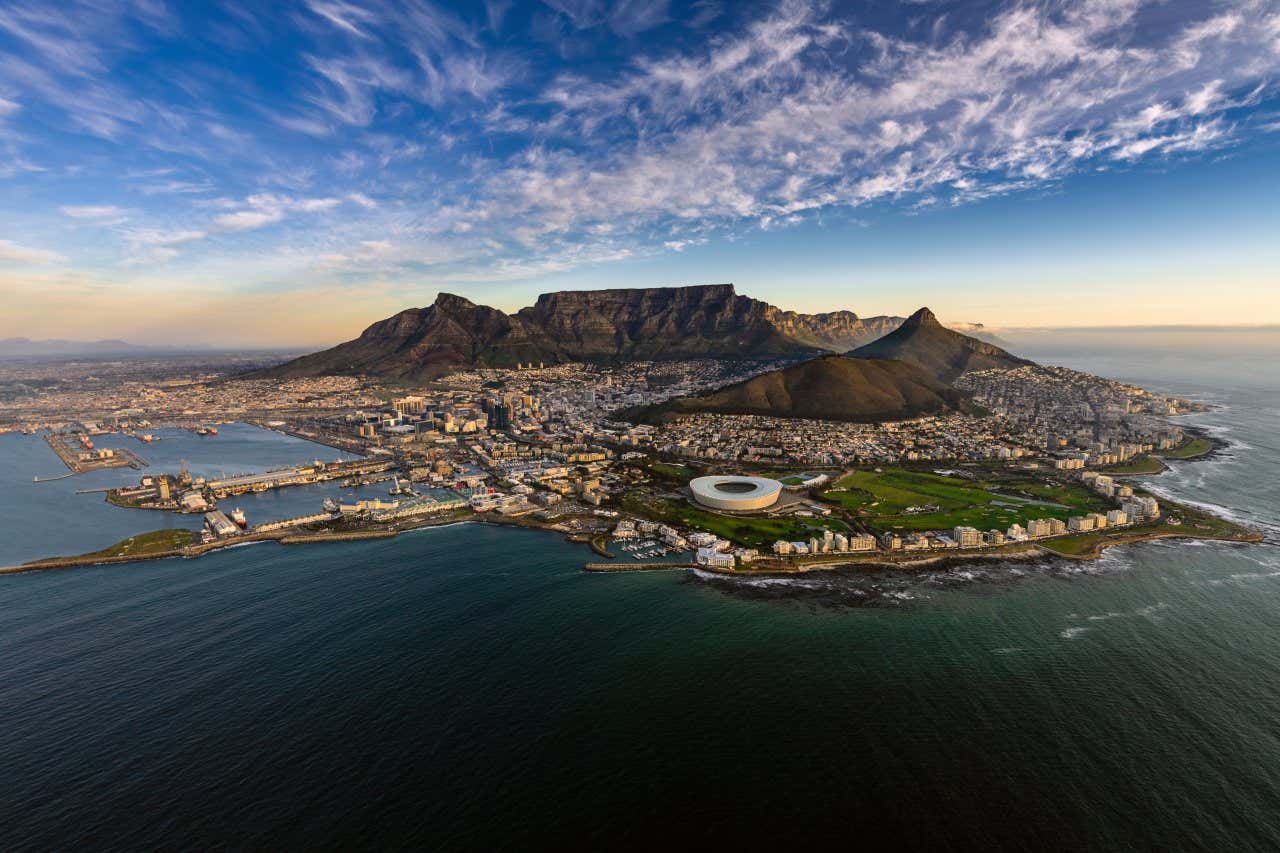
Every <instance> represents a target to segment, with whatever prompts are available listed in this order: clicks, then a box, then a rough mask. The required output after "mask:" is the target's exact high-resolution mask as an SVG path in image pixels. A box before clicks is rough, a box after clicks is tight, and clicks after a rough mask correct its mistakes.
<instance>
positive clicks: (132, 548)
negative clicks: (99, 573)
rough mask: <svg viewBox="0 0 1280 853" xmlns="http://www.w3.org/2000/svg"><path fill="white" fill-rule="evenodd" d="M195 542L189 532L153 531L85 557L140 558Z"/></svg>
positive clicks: (177, 530) (176, 530)
mask: <svg viewBox="0 0 1280 853" xmlns="http://www.w3.org/2000/svg"><path fill="white" fill-rule="evenodd" d="M194 541H195V534H193V533H192V532H191V531H190V530H183V529H180V528H179V529H170V530H153V531H151V532H150V533H139V534H138V535H137V536H130V537H129V538H128V539H125V540H123V541H121V542H117V543H116V544H114V545H112V546H111V547H110V548H103V549H102V550H101V551H93V552H90V553H88V554H85V555H84V556H86V557H142V556H146V555H147V554H156V553H159V552H161V551H173V550H176V549H178V548H185V547H186V546H188V545H190V544H191V543H192V542H194Z"/></svg>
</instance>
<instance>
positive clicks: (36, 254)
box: [0, 240, 62, 264]
mask: <svg viewBox="0 0 1280 853" xmlns="http://www.w3.org/2000/svg"><path fill="white" fill-rule="evenodd" d="M61 259H62V256H61V255H59V254H58V253H57V252H53V251H50V250H48V249H34V248H32V247H30V246H23V245H20V244H18V243H14V242H13V241H11V240H0V262H6V261H7V262H10V263H19V264H51V263H53V262H54V261H58V260H61Z"/></svg>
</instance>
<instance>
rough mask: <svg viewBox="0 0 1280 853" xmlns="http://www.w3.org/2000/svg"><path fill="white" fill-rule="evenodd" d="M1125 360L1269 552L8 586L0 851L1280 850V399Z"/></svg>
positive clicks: (100, 573) (311, 567) (428, 568)
mask: <svg viewBox="0 0 1280 853" xmlns="http://www.w3.org/2000/svg"><path fill="white" fill-rule="evenodd" d="M1126 359H1127V360H1126V361H1125V362H1124V363H1123V364H1111V365H1110V368H1111V369H1110V370H1109V372H1110V373H1111V374H1112V375H1118V376H1124V377H1126V378H1134V379H1142V380H1144V381H1146V382H1148V383H1150V384H1153V385H1155V384H1166V387H1168V388H1170V389H1171V390H1179V391H1182V392H1183V393H1204V394H1213V395H1216V399H1218V400H1219V401H1221V402H1224V403H1226V404H1228V406H1229V408H1227V409H1225V410H1223V411H1220V412H1216V413H1214V414H1211V415H1204V416H1197V419H1198V420H1199V421H1200V422H1202V423H1203V424H1205V425H1206V426H1210V427H1212V428H1214V429H1216V430H1218V431H1219V432H1220V433H1221V434H1222V435H1223V436H1224V437H1226V438H1228V440H1230V441H1231V442H1232V444H1233V447H1232V449H1231V450H1230V451H1229V452H1228V453H1227V454H1226V455H1224V456H1222V457H1220V458H1218V459H1215V460H1211V461H1207V462H1201V463H1189V464H1187V465H1181V466H1178V468H1177V469H1176V470H1175V471H1174V472H1172V473H1171V474H1169V475H1166V476H1165V477H1164V478H1160V479H1159V480H1155V481H1153V482H1159V484H1160V485H1159V487H1160V488H1163V489H1166V490H1168V492H1170V493H1171V494H1178V495H1180V496H1181V497H1183V498H1190V499H1195V500H1200V501H1202V502H1205V503H1210V504H1222V505H1228V506H1230V507H1232V508H1233V510H1235V511H1237V512H1238V513H1240V515H1241V517H1242V518H1248V519H1250V520H1252V521H1253V522H1254V523H1256V524H1258V525H1259V526H1260V527H1263V528H1264V529H1265V530H1267V532H1268V535H1269V536H1270V537H1271V539H1272V543H1271V544H1268V545H1263V546H1257V547H1243V546H1232V545H1187V544H1182V545H1177V544H1170V543H1152V544H1148V545H1142V546H1137V547H1133V548H1129V549H1126V550H1122V551H1115V550H1113V551H1111V552H1109V555H1108V557H1107V558H1106V559H1104V560H1102V561H1100V562H1097V563H1091V564H1077V563H1071V564H1067V563H1049V564H1034V565H1032V564H1027V565H1020V566H1002V567H999V568H984V569H973V568H970V569H965V570H957V571H951V572H928V573H923V574H917V575H878V576H868V575H852V576H823V577H818V576H812V577H806V578H802V579H784V580H776V581H775V580H768V579H751V580H746V579H741V580H728V581H724V580H718V579H714V578H703V577H700V576H698V575H696V574H691V575H677V574H658V573H655V574H635V575H619V576H596V575H588V574H585V573H583V572H581V571H580V570H579V567H580V565H581V563H582V562H583V561H585V560H587V559H589V552H587V551H586V550H584V549H583V548H581V547H580V546H573V545H569V544H567V543H565V542H563V541H562V540H561V539H559V538H558V537H556V536H553V535H550V534H544V533H539V532H533V531H525V530H508V529H498V528H492V527H487V526H480V525H457V526H453V527H447V528H438V529H432V530H425V531H420V532H417V533H414V534H411V535H408V536H404V537H401V538H398V539H394V540H382V541H377V542H371V543H349V544H337V545H324V546H308V547H298V548H288V547H281V546H278V545H275V544H264V545H256V546H250V547H244V548H239V549H233V550H230V551H226V552H221V553H217V554H214V555H211V556H208V557H205V558H201V559H198V560H168V561H158V562H150V563H138V564H131V565H124V566H110V567H97V568H87V569H76V570H70V571H60V572H48V573H32V574H26V575H18V576H9V577H0V715H2V719H3V725H4V728H3V731H4V737H3V738H0V818H2V820H0V846H3V847H4V848H5V849H49V848H66V847H70V846H75V845H79V846H87V847H90V848H94V849H98V848H115V849H125V848H139V847H167V848H206V847H215V846H221V847H233V848H259V849H264V848H269V849H279V848H281V847H299V846H303V845H306V846H319V847H330V848H350V847H353V846H372V845H378V846H417V847H430V848H436V849H530V848H546V847H552V846H568V845H570V844H572V845H575V846H580V845H582V844H587V843H589V844H592V845H598V846H605V845H607V846H609V847H612V848H618V847H621V848H634V847H641V846H655V845H659V844H661V845H664V846H677V845H678V846H686V845H690V844H696V845H700V846H714V847H717V848H719V847H727V846H739V847H749V848H753V849H754V848H758V847H760V846H763V845H765V844H769V845H771V846H778V845H785V846H786V847H787V848H794V847H800V846H804V845H821V846H823V847H831V846H836V845H839V846H841V847H859V846H860V847H893V848H896V849H922V850H923V849H928V850H938V849H942V850H947V849H955V850H960V849H974V848H983V849H989V850H1015V849H1021V850H1025V849H1035V850H1060V849H1076V850H1086V849H1087V850H1097V849H1116V850H1132V849H1141V850H1170V849H1187V850H1190V849H1200V850H1274V849H1276V848H1277V847H1280V630H1277V626H1280V547H1277V545H1276V544H1274V543H1275V536H1276V532H1277V530H1278V529H1280V528H1278V527H1277V525H1280V511H1278V510H1277V507H1280V486H1278V485H1277V483H1280V479H1278V478H1277V477H1276V476H1275V475H1276V473H1277V467H1276V460H1277V459H1278V458H1280V439H1278V438H1277V435H1276V434H1275V423H1276V416H1277V414H1280V411H1278V409H1280V387H1278V384H1280V381H1278V380H1277V379H1275V378H1272V377H1271V376H1269V375H1268V373H1269V371H1268V370H1267V369H1266V367H1265V365H1261V366H1259V367H1258V368H1257V369H1256V370H1253V369H1251V368H1248V367H1247V366H1246V367H1245V368H1241V367H1240V365H1239V364H1238V363H1236V362H1232V367H1231V369H1230V370H1228V369H1227V367H1228V365H1226V364H1223V365H1220V366H1219V367H1220V369H1219V372H1218V373H1213V372H1212V371H1211V370H1210V369H1209V368H1208V367H1205V366H1204V365H1203V363H1202V364H1201V365H1200V367H1199V368H1197V370H1199V373H1197V372H1195V371H1194V370H1191V369H1190V368H1188V370H1186V371H1181V370H1177V369H1175V368H1176V365H1175V366H1174V367H1165V368H1153V367H1151V366H1149V365H1148V366H1146V367H1145V368H1144V365H1142V364H1136V365H1135V364H1134V363H1133V362H1132V360H1131V359H1130V358H1129V357H1127V356H1126ZM1082 366H1086V367H1092V368H1093V369H1096V370H1104V369H1105V368H1107V366H1108V365H1107V364H1105V363H1102V364H1093V365H1082ZM1126 367H1127V368H1128V370H1122V369H1121V368H1126ZM1144 369H1145V370H1146V371H1147V375H1143V370H1144ZM5 446H11V445H0V448H3V447H5ZM0 452H3V450H0ZM11 458H12V457H11V456H6V457H5V460H9V459H11ZM322 458H323V457H322ZM286 461H291V460H286ZM8 464H9V465H12V464H13V463H12V462H9V463H8ZM46 464H47V463H46ZM0 470H7V469H3V468H0ZM25 479H26V480H27V481H28V482H29V480H30V477H29V476H26V477H25ZM3 529H4V531H5V533H6V534H12V533H13V532H15V531H14V528H12V527H10V526H5V527H4V528H3ZM108 538H109V537H108ZM67 550H77V549H75V548H68V549H67Z"/></svg>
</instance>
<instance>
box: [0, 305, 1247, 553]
mask: <svg viewBox="0 0 1280 853" xmlns="http://www.w3.org/2000/svg"><path fill="white" fill-rule="evenodd" d="M867 338H875V339H874V340H866V339H867ZM240 364H241V363H240V362H237V363H236V366H233V367H231V368H229V369H224V370H221V371H217V370H213V371H211V370H209V369H208V366H207V365H202V370H201V372H200V373H199V375H192V376H190V377H188V378H180V379H170V380H167V381H166V382H165V383H163V384H162V385H158V386H157V384H156V383H155V382H154V381H152V378H151V377H150V376H146V375H137V376H119V377H115V378H114V380H113V381H110V382H104V383H103V384H101V385H95V384H94V381H96V380H97V379H98V377H97V376H95V377H93V379H85V380H76V381H67V382H65V383H62V382H60V381H58V380H57V379H56V378H55V377H56V375H57V371H58V370H60V369H64V368H54V367H51V368H47V369H48V370H49V371H50V373H49V374H48V375H45V376H43V377H42V379H43V381H45V382H46V388H48V389H49V390H46V391H45V392H43V393H42V394H39V395H36V396H34V397H32V398H27V399H23V400H20V401H17V402H14V401H7V402H4V403H0V422H3V423H4V424H8V428H11V429H21V430H25V431H34V430H36V429H43V430H46V440H47V441H48V443H49V446H50V447H53V448H55V449H59V448H67V449H68V452H69V450H70V449H71V448H77V447H78V448H84V447H86V446H88V447H92V446H95V445H94V441H95V440H97V441H98V442H99V443H102V442H104V441H107V442H108V443H110V440H109V438H103V437H104V436H105V437H110V436H116V435H122V436H125V437H149V436H150V435H151V432H152V431H158V430H161V429H163V428H165V427H181V426H186V427H187V428H195V427H196V426H199V431H200V432H202V433H205V434H210V435H216V427H214V426H213V425H214V424H219V423H226V422H230V421H243V422H246V423H250V424H253V425H256V426H257V427H259V428H262V429H271V430H276V431H279V432H284V433H288V434H290V435H294V436H297V437H300V438H305V439H307V440H309V441H312V442H316V443H318V444H322V445H328V446H332V447H337V448H342V449H343V450H346V451H350V452H352V453H355V454H357V456H358V458H355V459H349V460H345V461H335V462H328V463H325V462H320V461H318V460H316V459H312V460H298V462H297V464H295V465H291V466H287V467H284V468H279V469H276V470H272V471H259V472H249V473H245V474H238V475H232V476H218V477H201V476H193V475H192V474H190V472H188V471H187V470H186V468H185V466H183V467H182V468H181V469H180V470H164V469H162V468H148V469H147V470H146V471H145V472H144V473H143V474H142V476H141V477H140V478H139V479H138V481H137V482H135V483H130V484H126V485H118V486H115V487H112V488H110V489H109V490H107V492H106V495H105V497H106V500H108V501H109V502H110V503H112V504H113V505H115V506H117V507H120V508H121V511H122V512H132V513H135V515H134V516H128V517H129V518H135V517H136V518H141V516H140V515H136V512H137V511H138V510H150V511H154V512H164V513H185V514H195V515H197V516H198V517H199V518H200V521H201V522H202V527H201V529H200V530H198V531H188V530H185V529H184V530H182V531H175V530H164V531H156V532H154V533H149V534H140V535H134V536H127V537H126V536H122V537H121V541H120V542H119V543H118V544H117V545H115V546H112V547H109V548H106V549H103V550H100V551H95V552H92V553H89V554H83V555H69V556H64V557H56V558H49V559H45V560H39V561H34V562H32V563H28V564H26V565H24V566H18V567H14V568H13V569H12V570H32V569H37V568H57V567H64V566H70V565H83V564H86V563H103V562H127V561H131V560H137V559H148V558H157V557H168V556H183V557H192V556H199V555H201V554H204V553H208V552H209V551H212V550H217V549H220V548H224V547H227V546H230V545H238V544H245V543H249V542H262V541H276V542H280V543H284V544H295V543H318V542H332V541H348V540H351V539H360V538H377V537H385V536H393V535H396V534H398V533H400V532H404V531H406V530H412V529H417V528H421V527H424V526H430V525H437V524H443V523H456V522H459V521H481V522H492V523H502V524H518V525H521V526H526V527H534V528H539V529H546V530H550V531H554V532H556V533H559V534H561V535H565V536H568V537H570V538H571V539H573V540H574V541H580V542H583V543H585V544H590V545H591V547H592V548H593V549H594V550H595V552H596V553H597V554H598V555H599V556H600V559H601V560H603V561H604V562H599V561H597V562H595V563H592V564H590V567H591V568H593V569H595V570H604V569H607V570H620V569H635V568H654V567H657V568H668V567H687V566H699V567H702V568H706V569H709V570H713V571H721V572H752V573H761V572H765V573H768V572H794V571H813V570H817V569H827V568H835V567H841V566H855V567H856V566H859V565H876V566H882V565H891V566H896V567H900V568H904V569H905V568H910V567H913V566H919V565H927V564H934V563H936V562H938V561H940V560H945V561H956V560H967V559H975V560H989V559H1027V558H1028V557H1029V556H1046V555H1052V556H1054V557H1055V558H1065V559H1082V558H1084V559H1087V558H1090V557H1096V556H1097V555H1098V554H1100V553H1101V552H1102V550H1103V549H1105V548H1107V547H1111V546H1113V545H1117V544H1126V543H1132V542H1136V541H1143V540H1148V539H1156V538H1199V539H1216V540H1225V541H1236V542H1248V541H1256V540H1257V538H1258V536H1257V534H1256V533H1254V532H1253V531H1249V530H1247V529H1245V528H1243V527H1241V526H1239V525H1236V524H1233V523H1231V522H1229V521H1227V520H1225V519H1222V518H1218V517H1216V516H1214V515H1212V514H1210V513H1207V512H1205V511H1203V510H1201V509H1198V508H1195V507H1192V506H1189V505H1179V504H1177V503H1174V502H1172V501H1169V500H1163V499H1158V497H1157V496H1155V495H1153V494H1151V493H1150V492H1148V491H1146V490H1145V489H1144V488H1143V486H1142V482H1141V481H1135V480H1133V479H1132V478H1133V477H1135V476H1141V475H1146V474H1150V473H1154V472H1157V471H1159V470H1162V469H1163V468H1164V466H1165V465H1166V464H1183V463H1182V461H1179V460H1186V459H1191V458H1195V457H1197V456H1198V455H1201V454H1206V453H1210V452H1212V451H1213V450H1214V449H1215V446H1216V444H1215V441H1214V440H1213V439H1212V438H1211V437H1210V436H1208V435H1205V434H1201V433H1198V432H1196V431H1194V430H1190V429H1185V428H1183V427H1181V426H1179V425H1178V420H1177V416H1178V415H1180V414H1182V413H1186V412H1196V411H1207V407H1205V406H1202V405H1199V404H1196V403H1194V402H1192V401H1188V400H1183V399H1178V398H1174V397H1169V396H1165V395H1160V394H1155V393H1152V392H1149V391H1147V390H1145V389H1142V388H1138V387H1135V386H1132V385H1126V384H1124V383H1120V382H1115V381H1112V380H1108V379H1103V378H1100V377H1096V376H1091V375H1089V374H1086V373H1081V372H1079V371H1074V370H1069V369H1066V368H1061V367H1054V366H1046V365H1039V364H1036V363H1034V362H1031V361H1029V360H1027V359H1025V358H1022V357H1019V356H1017V355H1014V354H1012V353H1010V352H1009V351H1007V350H1005V349H1003V348H1001V347H999V346H996V345H995V344H993V343H990V342H989V341H984V340H979V339H977V338H975V337H973V336H972V335H968V334H965V333H963V332H961V331H958V330H957V329H952V328H948V327H947V326H946V324H945V323H943V322H942V321H940V320H939V319H938V318H937V317H936V316H934V314H933V313H932V312H931V311H929V310H928V309H927V308H922V309H920V310H917V311H915V312H914V313H913V314H911V316H910V317H909V318H908V319H907V320H905V321H902V320H898V319H895V318H885V317H880V318H871V319H870V320H866V319H862V318H859V317H858V316H857V315H856V314H854V313H853V312H851V311H839V312H832V313H828V314H797V313H795V312H790V311H784V310H782V309H779V308H775V307H774V306H770V305H768V304H766V303H763V302H760V301H758V300H754V299H751V298H750V297H746V296H741V295H739V294H737V293H736V291H735V290H734V288H733V287H732V286H731V285H713V286H706V287H693V288H653V289H638V290H609V291H590V292H565V293H557V294H545V295H544V296H542V297H540V298H539V300H538V302H537V304H536V305H535V306H533V307H532V308H529V309H524V310H522V311H520V312H517V313H516V314H514V315H507V314H503V313H502V312H499V311H496V310H495V309H490V308H485V307H484V306H478V305H475V304H473V303H470V302H468V301H466V300H462V299H460V298H458V297H452V296H449V295H447V294H445V295H441V296H440V298H438V299H437V300H436V302H435V304H434V305H432V306H431V307H429V308H427V309H411V310H410V311H406V312H402V313H401V314H398V315H396V316H395V317H392V318H389V319H388V320H385V321H382V322H380V323H375V324H374V325H373V326H371V327H369V329H367V330H366V331H365V332H364V333H363V334H362V335H360V337H359V338H357V339H355V340H353V341H351V342H349V343H347V344H342V345H340V346H338V347H335V348H332V349H330V350H326V351H324V352H322V353H317V354H315V355H312V356H304V357H301V358H298V359H294V360H291V361H286V362H284V363H280V364H275V365H254V366H253V369H250V370H243V369H236V367H238V366H239V365H240ZM32 369H33V370H42V369H46V368H41V367H39V366H37V367H35V368H32ZM69 411H70V412H75V414H76V417H75V418H74V419H68V418H67V417H66V414H67V412H69ZM200 425H206V426H200ZM210 441H212V442H214V444H211V445H209V446H216V441H217V439H216V438H211V439H210ZM125 458H127V459H136V458H138V457H136V456H133V455H132V454H129V455H128V456H126V457H125ZM1165 460H1173V461H1169V462H1166V461H1165ZM76 461H79V460H76ZM70 464H71V463H70V462H68V465H70ZM98 464H99V465H101V464H102V463H98ZM115 464H119V463H118V462H117V463H115ZM74 470H75V469H74V468H73V472H74ZM705 477H712V478H718V479H716V482H720V481H724V482H726V483H728V484H729V485H727V486H725V488H726V489H729V490H730V492H727V493H726V494H725V495H724V496H722V498H719V499H716V500H711V501H708V500H707V499H706V495H705V493H704V492H700V491H699V490H698V489H696V488H693V487H692V486H691V482H692V481H694V480H697V479H698V478H705ZM735 477H736V478H745V480H744V482H747V483H749V482H757V483H766V484H773V485H771V486H767V487H766V488H765V492H763V493H762V494H767V495H769V496H770V498H769V499H767V500H761V499H757V498H753V499H752V500H751V501H750V502H749V505H747V503H746V502H735V497H734V495H733V494H732V493H731V492H732V488H734V486H733V483H734V482H735V481H734V478H735ZM324 484H341V485H342V487H343V488H344V489H346V490H347V491H348V492H349V493H350V495H351V497H343V498H341V499H336V498H327V499H325V500H324V501H323V502H322V501H321V500H320V499H319V498H318V497H317V498H316V500H315V506H314V507H311V508H309V509H307V510H306V511H305V512H302V513H301V514H296V515H293V516H292V517H278V516H273V517H265V518H253V517H246V514H245V513H244V512H243V511H241V510H240V508H239V507H236V506H235V503H234V498H235V497H236V496H238V495H248V494H255V493H259V492H263V491H273V490H277V489H308V488H319V487H321V486H323V485H324ZM373 487H377V488H379V489H381V490H382V491H381V492H378V493H375V494H370V492H369V490H370V489H371V488H373ZM33 488H37V489H38V488H39V484H36V485H35V486H33ZM742 488H744V489H748V490H754V489H755V488H756V487H755V486H750V485H749V484H748V485H743V486H742ZM35 494H36V495H38V494H39V493H38V492H36V493H35ZM86 499H93V498H90V497H87V496H86ZM233 507H235V508H234V509H233ZM122 518H123V517H122Z"/></svg>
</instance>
